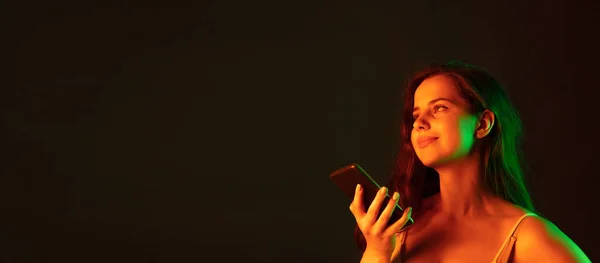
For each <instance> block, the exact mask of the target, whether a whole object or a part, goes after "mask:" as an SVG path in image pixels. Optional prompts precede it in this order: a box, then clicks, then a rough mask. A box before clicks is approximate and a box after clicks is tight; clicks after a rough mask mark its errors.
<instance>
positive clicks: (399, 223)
mask: <svg viewBox="0 0 600 263" xmlns="http://www.w3.org/2000/svg"><path fill="white" fill-rule="evenodd" d="M411 214H412V207H409V208H408V209H406V210H404V213H403V214H402V217H400V219H398V221H396V222H394V223H393V224H392V225H390V226H389V227H388V228H387V229H386V230H385V235H393V234H395V233H397V232H398V231H400V229H402V227H404V225H406V222H408V219H409V218H410V216H411Z"/></svg>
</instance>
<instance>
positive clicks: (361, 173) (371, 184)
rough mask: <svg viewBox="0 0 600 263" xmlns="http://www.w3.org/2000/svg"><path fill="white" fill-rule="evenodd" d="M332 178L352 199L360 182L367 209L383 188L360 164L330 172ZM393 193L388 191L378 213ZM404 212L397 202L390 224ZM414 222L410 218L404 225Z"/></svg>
mask: <svg viewBox="0 0 600 263" xmlns="http://www.w3.org/2000/svg"><path fill="white" fill-rule="evenodd" d="M330 178H331V180H332V181H333V182H334V183H335V184H336V185H337V186H338V187H339V188H340V189H341V190H342V191H343V192H344V193H345V194H346V195H347V196H348V197H349V198H350V200H353V199H354V192H355V190H356V185H357V184H360V185H361V186H362V187H363V204H364V207H365V210H367V209H368V208H369V206H370V205H371V202H373V200H374V199H375V196H376V195H377V191H379V189H380V188H381V186H380V185H379V184H378V183H377V182H376V181H375V180H374V179H373V178H372V177H371V176H370V175H369V174H368V173H367V172H366V171H365V170H364V169H363V168H362V167H360V165H358V164H350V165H347V166H344V167H342V168H340V169H338V170H335V171H334V172H333V173H331V174H330ZM388 190H389V189H388ZM392 194H393V192H389V191H388V193H387V196H386V197H385V200H384V201H383V203H382V205H381V209H380V211H379V213H378V214H381V212H383V209H384V208H385V206H386V204H387V202H388V201H389V200H390V198H391V195H392ZM403 212H404V211H403V209H402V207H400V205H398V204H396V208H395V209H394V211H393V212H392V216H391V217H390V220H389V221H388V225H389V224H392V223H394V222H396V221H398V219H400V217H402V213H403ZM413 223H414V221H413V219H412V218H409V220H408V222H407V223H406V225H405V226H404V227H407V226H410V225H412V224H413Z"/></svg>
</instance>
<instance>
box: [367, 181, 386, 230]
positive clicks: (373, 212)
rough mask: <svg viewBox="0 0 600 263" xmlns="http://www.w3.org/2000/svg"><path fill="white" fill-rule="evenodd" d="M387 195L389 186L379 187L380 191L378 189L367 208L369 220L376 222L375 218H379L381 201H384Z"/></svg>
mask: <svg viewBox="0 0 600 263" xmlns="http://www.w3.org/2000/svg"><path fill="white" fill-rule="evenodd" d="M386 195H387V188H386V187H381V188H379V191H377V194H376V195H375V198H374V199H373V202H371V205H369V209H367V215H366V216H367V217H368V219H369V221H371V222H375V220H377V215H378V214H379V210H380V209H381V203H382V202H383V199H384V198H385V196H386Z"/></svg>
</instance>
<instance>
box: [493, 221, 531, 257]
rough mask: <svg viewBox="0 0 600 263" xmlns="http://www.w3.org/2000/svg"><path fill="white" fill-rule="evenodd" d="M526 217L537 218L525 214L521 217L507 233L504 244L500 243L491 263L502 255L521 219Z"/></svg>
mask: <svg viewBox="0 0 600 263" xmlns="http://www.w3.org/2000/svg"><path fill="white" fill-rule="evenodd" d="M528 216H537V215H536V214H534V213H526V214H524V215H522V216H521V217H520V218H519V219H518V220H517V222H516V223H515V225H514V226H513V227H512V229H511V230H510V232H509V233H508V236H507V237H506V239H505V240H504V243H502V246H501V247H500V250H498V253H496V256H495V257H494V260H493V262H496V260H498V258H499V257H500V255H501V254H502V251H504V248H505V247H506V244H508V243H509V242H510V240H511V238H512V237H513V236H514V234H515V230H516V229H517V228H518V227H519V225H520V224H521V222H522V221H523V219H525V218H526V217H528Z"/></svg>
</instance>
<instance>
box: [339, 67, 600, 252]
mask: <svg viewBox="0 0 600 263" xmlns="http://www.w3.org/2000/svg"><path fill="white" fill-rule="evenodd" d="M520 132H521V123H520V120H519V118H518V115H517V113H516V111H515V109H514V108H513V107H512V105H511V103H510V101H509V99H508V97H507V95H506V93H505V92H504V91H503V89H502V87H501V86H500V84H499V83H498V82H497V81H496V80H495V79H494V78H493V77H492V76H491V75H490V74H489V73H487V72H486V71H485V70H483V69H481V68H478V67H476V66H474V65H469V64H466V63H463V62H460V61H451V62H449V63H447V64H445V65H434V66H431V67H428V68H426V69H424V70H422V71H420V72H418V73H417V74H415V75H414V76H413V77H412V79H411V81H410V82H409V84H408V86H407V89H406V92H405V104H404V111H403V120H402V134H401V136H402V147H401V149H400V153H399V158H398V162H397V167H396V169H395V172H394V175H393V177H392V180H391V181H390V184H389V185H390V187H389V188H391V189H393V190H394V194H393V197H394V198H392V199H391V200H390V202H389V203H387V204H382V201H383V197H384V195H385V192H387V191H388V190H387V188H385V187H384V188H382V190H381V191H380V194H379V195H378V196H377V198H376V199H375V200H374V201H373V202H372V204H371V205H370V206H369V207H368V208H367V210H365V207H364V205H363V204H362V191H361V187H360V185H359V186H357V188H356V193H355V199H354V201H353V202H352V204H351V205H350V210H351V212H352V214H353V215H354V217H355V219H356V222H357V232H356V233H357V238H358V241H359V246H360V248H361V250H362V251H363V256H362V260H361V262H365V263H367V262H411V263H412V262H415V263H418V262H516V263H522V262H590V261H589V259H588V258H587V257H586V255H585V254H584V253H583V252H582V251H581V249H579V247H578V246H577V245H576V244H575V243H574V242H573V241H572V240H571V239H569V238H568V237H567V236H566V235H565V234H564V233H563V232H561V231H560V230H559V229H558V228H557V227H556V226H555V225H554V224H552V223H551V222H550V221H548V220H547V219H545V218H543V217H541V216H539V215H537V214H535V210H534V208H533V205H532V202H531V199H530V197H529V194H528V192H527V190H526V188H525V186H524V182H523V170H522V168H521V167H522V155H521V153H520V151H519V145H520V144H519V139H520ZM398 202H400V204H401V206H402V207H409V209H406V210H405V213H404V216H403V217H402V218H401V219H399V220H398V221H397V222H390V224H388V220H389V217H390V214H391V211H392V209H393V207H394V206H395V204H396V203H398ZM380 209H383V213H382V214H381V215H380V216H379V217H377V214H378V211H380ZM409 216H412V217H413V218H414V220H415V223H414V225H412V226H410V227H408V228H403V226H404V225H405V223H406V221H407V219H408V217H409Z"/></svg>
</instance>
